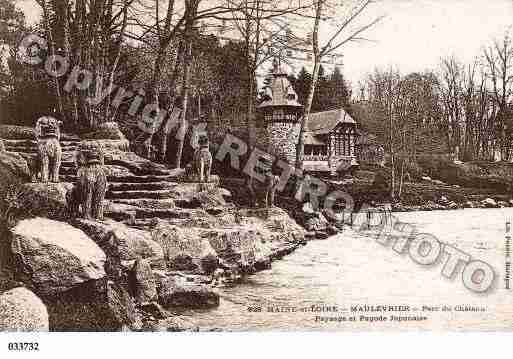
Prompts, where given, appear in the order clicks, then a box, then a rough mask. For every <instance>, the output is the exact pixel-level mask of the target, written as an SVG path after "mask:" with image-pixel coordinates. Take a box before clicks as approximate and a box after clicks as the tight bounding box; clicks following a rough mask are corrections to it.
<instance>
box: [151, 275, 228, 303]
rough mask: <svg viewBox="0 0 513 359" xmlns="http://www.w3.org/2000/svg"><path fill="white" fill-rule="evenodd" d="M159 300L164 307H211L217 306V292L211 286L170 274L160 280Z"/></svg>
mask: <svg viewBox="0 0 513 359" xmlns="http://www.w3.org/2000/svg"><path fill="white" fill-rule="evenodd" d="M158 294H159V302H160V304H162V306H164V307H165V308H169V307H187V308H213V307H217V306H219V294H218V293H217V292H216V291H214V290H213V289H212V288H210V287H208V286H206V285H204V284H199V283H195V282H190V281H188V280H187V278H185V277H181V276H172V277H167V278H165V279H163V280H161V281H160V283H159V286H158Z"/></svg>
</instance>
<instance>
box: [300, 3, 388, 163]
mask: <svg viewBox="0 0 513 359" xmlns="http://www.w3.org/2000/svg"><path fill="white" fill-rule="evenodd" d="M372 3H373V1H372V0H363V1H360V0H358V1H355V4H354V5H353V6H352V9H351V11H350V12H349V15H347V16H342V17H341V16H340V15H339V14H337V15H336V16H334V17H333V18H332V19H331V20H332V21H333V22H334V23H335V24H336V25H335V27H334V30H333V31H332V32H331V33H330V34H329V35H328V36H327V37H326V38H327V41H326V42H324V43H323V44H321V43H320V41H319V29H320V27H321V21H323V20H325V19H326V17H327V16H326V14H325V12H326V9H327V7H328V5H330V6H331V5H332V4H329V3H328V0H316V4H315V7H314V14H313V31H312V53H313V63H314V67H313V73H312V83H311V85H310V91H309V93H308V98H307V100H306V103H305V109H304V115H303V117H302V119H301V128H300V132H299V142H298V144H297V149H296V167H297V168H298V169H299V170H300V171H301V170H302V169H303V156H304V147H305V131H306V124H307V123H308V118H309V115H310V111H311V109H312V103H313V99H314V94H315V89H316V86H317V80H318V77H319V67H320V64H321V61H322V59H323V58H325V57H327V56H331V55H333V54H335V52H336V51H337V50H339V49H340V48H342V47H343V46H344V45H345V44H347V43H348V42H350V41H358V40H362V37H361V36H360V35H361V34H362V33H364V32H365V31H366V30H368V29H369V28H371V27H372V26H374V25H375V24H376V23H378V22H379V21H380V20H381V17H378V18H376V19H374V20H372V21H370V22H369V23H367V24H365V25H362V26H357V28H356V29H353V30H350V29H349V26H350V25H354V22H355V19H357V18H358V17H359V16H360V15H361V14H362V13H363V12H364V11H365V9H367V8H368V6H369V5H370V4H372ZM333 12H334V13H336V11H333ZM347 32H349V33H348V34H347Z"/></svg>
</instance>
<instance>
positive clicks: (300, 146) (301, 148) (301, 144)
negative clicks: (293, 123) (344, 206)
mask: <svg viewBox="0 0 513 359" xmlns="http://www.w3.org/2000/svg"><path fill="white" fill-rule="evenodd" d="M319 62H320V59H318V58H315V59H314V70H313V76H312V82H311V83H310V89H309V93H308V97H307V98H306V104H305V110H304V114H303V117H302V118H301V127H300V128H299V141H298V143H297V148H296V164H295V165H296V168H297V169H299V170H300V171H301V170H303V157H304V153H305V132H306V124H307V123H308V118H309V116H310V110H311V108H312V103H313V98H314V92H315V87H316V86H317V79H318V77H319V67H320V66H319Z"/></svg>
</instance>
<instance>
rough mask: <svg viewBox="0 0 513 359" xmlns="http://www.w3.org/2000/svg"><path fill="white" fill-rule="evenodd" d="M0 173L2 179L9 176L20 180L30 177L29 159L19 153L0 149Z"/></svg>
mask: <svg viewBox="0 0 513 359" xmlns="http://www.w3.org/2000/svg"><path fill="white" fill-rule="evenodd" d="M0 175H1V177H2V179H6V178H7V176H13V177H15V178H19V179H20V180H28V179H30V171H29V168H28V164H27V161H26V160H25V159H24V158H23V157H22V156H21V155H20V154H18V153H14V152H4V151H0Z"/></svg>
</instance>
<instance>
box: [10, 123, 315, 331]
mask: <svg viewBox="0 0 513 359" xmlns="http://www.w3.org/2000/svg"><path fill="white" fill-rule="evenodd" d="M15 130H16V131H14V130H13V131H12V133H15V134H16V136H14V137H13V138H8V139H4V141H3V142H4V143H6V145H7V146H5V147H6V149H7V151H3V152H2V153H0V177H1V178H2V183H1V185H0V192H1V193H0V194H1V198H0V210H1V212H0V214H1V228H0V229H1V235H0V255H1V261H0V307H1V308H5V310H0V330H53V331H67V330H73V331H118V330H130V331H141V330H195V329H196V328H195V326H194V323H187V322H184V321H183V320H182V319H181V318H180V317H179V316H176V315H175V314H174V313H175V312H176V311H178V310H179V309H180V308H183V307H193V308H210V307H215V306H217V305H218V304H219V294H218V292H217V289H216V288H217V287H219V286H224V285H233V284H236V283H237V282H238V281H239V280H241V278H242V277H244V276H247V275H252V274H254V273H256V272H258V271H261V270H266V269H269V268H271V266H272V262H273V261H274V260H277V259H279V258H281V257H283V256H284V255H286V254H288V253H290V252H292V251H293V250H294V249H295V248H297V247H298V246H300V245H303V244H305V231H304V229H303V228H302V227H301V226H299V225H298V224H297V223H296V222H295V221H294V220H293V219H292V218H290V216H289V215H288V214H287V213H286V212H285V211H284V210H282V209H280V208H270V209H248V208H241V207H240V206H236V205H234V204H233V203H232V201H231V193H230V191H228V190H226V189H224V188H222V187H220V186H219V180H218V179H216V177H213V180H212V182H211V183H209V185H208V186H206V188H204V189H203V190H200V189H201V188H199V186H198V184H197V183H194V182H189V181H188V180H187V178H186V177H185V176H184V173H183V171H177V170H169V169H167V168H166V167H165V166H162V165H159V164H156V163H153V162H151V161H148V160H145V159H143V158H141V157H139V156H137V155H136V154H135V153H132V152H128V151H126V150H127V149H126V146H122V145H119V146H118V145H116V143H115V142H116V141H122V142H123V139H112V138H109V140H102V141H113V143H112V144H111V146H106V147H107V150H108V151H107V156H106V166H105V169H106V171H107V175H108V180H109V189H108V192H107V196H106V208H105V215H106V218H105V220H103V221H94V220H85V219H80V218H73V217H72V216H71V215H70V211H69V204H68V202H67V201H68V196H67V193H68V192H69V190H70V189H71V187H72V186H73V184H72V183H73V181H74V178H75V175H76V168H75V167H74V163H73V151H74V147H75V146H76V145H77V143H78V141H79V139H78V138H74V137H71V136H70V137H65V138H66V139H67V142H66V143H65V144H64V146H63V162H62V167H61V176H60V177H61V181H62V182H61V183H49V184H43V183H31V182H30V177H31V176H30V173H29V170H28V168H29V166H28V164H29V162H30V160H31V159H32V158H33V156H34V154H35V149H34V146H35V143H34V141H33V139H31V138H28V137H27V138H25V137H23V136H26V134H27V133H30V131H28V130H24V131H21V130H17V129H15ZM22 135H23V136H22ZM4 136H7V135H5V133H4ZM20 136H21V137H23V138H20ZM95 136H97V134H96V135H95ZM111 137H112V136H111ZM27 298H28V299H27ZM30 302H32V303H35V304H34V305H29V304H27V305H29V306H30V307H31V308H33V311H30V310H29V311H27V310H26V309H24V307H23V305H22V304H23V303H30ZM20 303H21V304H20ZM36 304H37V305H36Z"/></svg>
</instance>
